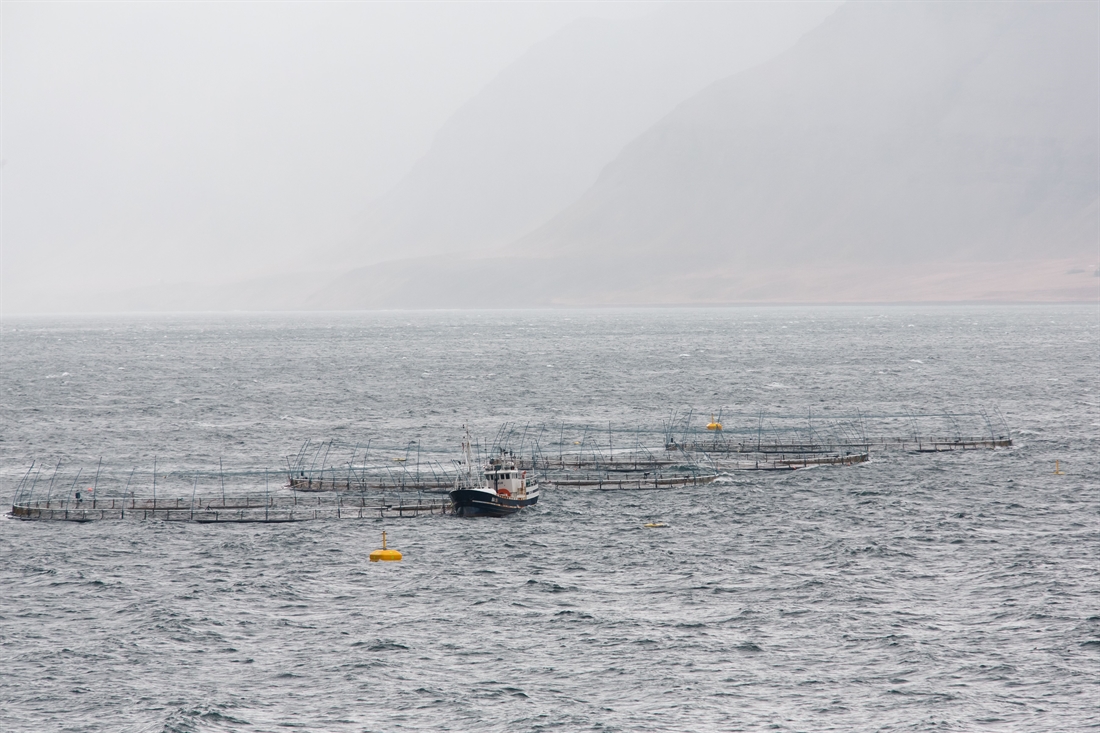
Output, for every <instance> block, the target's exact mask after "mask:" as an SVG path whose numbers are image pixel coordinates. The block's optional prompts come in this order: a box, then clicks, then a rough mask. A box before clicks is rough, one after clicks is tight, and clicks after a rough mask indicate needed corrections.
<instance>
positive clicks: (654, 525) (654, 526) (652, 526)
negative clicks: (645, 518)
mask: <svg viewBox="0 0 1100 733" xmlns="http://www.w3.org/2000/svg"><path fill="white" fill-rule="evenodd" d="M642 526H643V527H645V528H646V529H657V528H658V527H667V526H668V525H667V524H665V523H664V522H646V523H645V524H643V525H642Z"/></svg>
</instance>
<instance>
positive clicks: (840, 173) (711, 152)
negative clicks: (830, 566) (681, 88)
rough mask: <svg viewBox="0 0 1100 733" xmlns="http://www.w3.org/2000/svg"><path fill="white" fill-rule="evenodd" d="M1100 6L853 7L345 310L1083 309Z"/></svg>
mask: <svg viewBox="0 0 1100 733" xmlns="http://www.w3.org/2000/svg"><path fill="white" fill-rule="evenodd" d="M1098 10H1100V5H1097V4H1095V3H1000V4H997V3H856V4H851V5H846V6H844V7H842V8H841V9H840V10H838V11H837V12H836V13H835V14H834V15H833V16H831V17H830V18H829V19H828V20H826V21H825V22H824V23H823V24H821V25H820V26H819V27H818V28H816V29H814V30H813V31H811V32H809V33H807V34H806V35H805V36H804V37H803V38H802V39H801V40H800V41H799V42H798V43H797V44H796V45H795V46H794V47H792V48H791V49H790V50H789V51H787V52H785V53H784V54H781V55H780V56H778V57H777V58H775V59H773V60H771V61H769V62H767V63H764V64H762V65H760V66H758V67H755V68H752V69H749V70H746V71H744V72H742V73H739V74H736V75H733V76H731V77H729V78H727V79H725V80H722V81H721V82H718V83H715V84H713V85H712V86H710V87H709V88H707V89H705V90H703V91H702V92H700V93H699V94H698V95H696V96H695V97H693V98H691V99H689V100H688V101H686V102H684V103H683V104H681V105H680V106H678V107H677V108H676V109H675V110H674V111H673V112H671V113H670V114H668V115H667V116H666V117H664V118H663V119H662V120H661V121H660V122H658V123H657V124H655V125H654V126H653V127H652V128H650V129H649V130H647V131H646V132H645V133H644V134H642V135H640V136H639V137H638V138H637V139H635V140H634V141H633V142H632V143H631V144H630V145H628V146H627V147H626V148H625V149H624V150H623V152H622V154H621V155H619V156H618V157H617V158H616V159H615V160H614V161H613V162H612V163H611V164H609V165H608V166H607V167H606V168H605V169H604V170H603V172H602V173H601V175H600V176H599V179H598V180H597V182H596V183H595V185H593V186H592V187H591V188H590V189H589V190H588V191H587V192H586V193H585V194H584V195H583V196H582V197H581V198H580V199H579V200H578V201H577V202H576V203H574V204H572V205H570V206H568V207H566V208H565V209H564V210H563V211H562V212H561V213H560V214H558V215H557V216H556V217H554V218H553V219H552V220H550V221H549V222H548V223H547V224H545V225H544V226H542V227H539V228H538V229H536V230H535V231H533V232H531V233H530V234H529V235H527V236H525V237H523V238H522V239H520V240H519V241H517V242H516V243H515V244H514V245H512V246H510V247H508V248H507V249H506V250H505V254H503V255H501V256H497V257H493V258H484V259H481V260H476V259H471V258H468V257H466V258H455V257H437V258H421V259H417V260H411V261H407V262H401V263H398V262H394V263H389V264H387V265H386V266H385V267H384V268H378V267H375V268H364V269H361V270H358V271H356V272H351V273H349V274H348V275H346V276H344V277H343V278H341V279H340V280H339V281H337V282H336V283H333V285H332V287H331V288H329V289H328V290H326V291H325V292H324V293H319V294H317V295H316V296H315V297H314V299H313V300H312V301H311V302H312V303H313V304H315V305H317V306H321V305H323V304H326V303H327V304H330V305H333V306H336V307H426V306H431V307H448V306H449V307H461V306H479V307H503V306H513V307H514V306H523V305H555V304H556V305H583V304H673V303H682V304H705V303H728V302H867V301H876V302H883V301H894V302H898V301H1066V300H1078V301H1080V300H1096V299H1097V296H1098V293H1100V288H1098V286H1100V277H1097V276H1098V275H1100V269H1098V266H1097V263H1098V260H1100V253H1098V251H1097V243H1098V241H1100V225H1098V209H1100V206H1098V192H1100V185H1098V175H1097V171H1098V162H1100V156H1098V139H1097V137H1098V136H1097V129H1098V119H1097V109H1098V93H1097V90H1098V87H1100V84H1098V78H1097V68H1098V48H1100V42H1098V41H1100V39H1098V38H1097V31H1096V29H1097V20H1098V18H1097V15H1098Z"/></svg>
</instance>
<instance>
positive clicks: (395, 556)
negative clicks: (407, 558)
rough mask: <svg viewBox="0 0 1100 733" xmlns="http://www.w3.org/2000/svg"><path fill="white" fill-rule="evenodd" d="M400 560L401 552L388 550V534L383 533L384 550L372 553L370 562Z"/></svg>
mask: <svg viewBox="0 0 1100 733" xmlns="http://www.w3.org/2000/svg"><path fill="white" fill-rule="evenodd" d="M400 559H401V553H400V552H398V551H397V550H387V549H386V533H385V532H382V549H381V550H375V551H374V552H372V553H371V554H370V561H371V562H378V561H379V560H382V561H383V562H397V561H398V560H400Z"/></svg>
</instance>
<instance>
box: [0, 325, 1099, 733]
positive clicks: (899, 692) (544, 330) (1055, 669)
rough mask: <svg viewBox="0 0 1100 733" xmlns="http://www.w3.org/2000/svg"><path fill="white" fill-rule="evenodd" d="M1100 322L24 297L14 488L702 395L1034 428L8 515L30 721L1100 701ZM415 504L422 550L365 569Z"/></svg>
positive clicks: (5, 636)
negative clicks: (90, 303) (374, 494)
mask: <svg viewBox="0 0 1100 733" xmlns="http://www.w3.org/2000/svg"><path fill="white" fill-rule="evenodd" d="M1098 327H1100V318H1098V314H1097V310H1096V308H1095V307H1070V306H1065V307H1053V306H1036V307H920V308H917V307H851V308H735V309H714V310H623V311H610V310H609V311H543V312H540V311H515V312H434V313H424V312H407V313H359V314H297V315H290V314H284V315H275V314H273V315H248V314H225V315H179V316H170V315H161V316H111V317H107V316H104V317H79V318H78V317H22V318H18V317H16V318H13V317H8V318H6V319H5V321H4V323H3V326H2V333H0V337H2V343H0V346H2V354H0V359H2V362H0V363H2V366H3V368H2V380H3V381H2V384H0V403H2V404H0V409H2V420H3V422H2V433H0V441H2V442H0V446H2V449H3V450H2V466H0V469H2V471H0V473H2V479H3V485H2V489H0V499H2V500H3V502H4V504H5V505H7V504H10V501H11V499H12V496H13V494H14V492H15V490H16V485H17V482H18V481H19V479H20V477H21V476H22V475H23V474H24V473H25V472H26V470H27V468H28V467H29V466H30V465H31V461H32V460H34V461H38V464H37V465H40V466H41V465H46V466H47V467H48V468H50V469H52V468H54V466H55V464H56V462H57V461H58V460H62V461H63V468H62V469H61V472H62V474H63V476H68V477H69V478H67V479H65V481H64V482H63V483H65V485H64V486H58V490H59V491H68V490H70V488H71V487H70V486H68V481H70V480H71V479H72V473H67V474H66V473H64V471H65V470H66V469H67V468H69V467H74V470H75V467H76V466H78V465H79V466H82V467H83V468H82V469H81V470H83V471H85V472H93V471H99V472H101V477H100V479H99V481H101V486H103V487H105V488H103V489H100V491H106V492H108V493H109V492H110V491H113V490H116V489H117V488H118V486H117V485H119V484H120V482H121V481H122V480H123V479H124V478H125V476H126V474H127V472H128V471H129V470H130V469H131V467H134V466H142V467H143V470H145V469H147V468H148V467H149V466H150V465H151V464H152V462H153V461H154V459H155V460H157V461H158V465H160V466H162V468H161V469H160V470H161V471H168V472H169V473H171V472H172V471H175V472H176V474H177V476H180V475H185V474H186V472H187V470H188V469H196V470H197V469H198V468H207V469H209V468H210V467H211V466H213V467H215V468H216V466H217V464H218V461H219V460H220V461H221V462H222V465H223V467H224V469H225V470H228V471H229V472H230V481H231V482H232V481H234V480H236V479H234V478H233V474H232V471H234V470H236V469H237V468H238V467H250V468H251V469H257V468H258V467H271V468H272V470H273V471H275V470H277V469H278V468H279V466H280V465H285V458H284V456H286V455H288V454H290V455H293V454H295V453H296V452H297V451H298V450H299V448H300V447H301V444H302V442H303V441H305V440H306V439H310V440H314V441H320V440H329V439H336V440H339V441H341V442H342V443H344V444H346V445H352V444H359V443H363V444H367V443H368V441H375V443H374V444H377V445H384V446H387V447H386V448H385V449H383V450H390V451H391V452H392V451H393V450H394V446H400V445H403V444H404V445H412V444H413V443H414V442H415V443H416V444H417V445H421V444H423V445H425V446H435V447H437V448H438V447H439V446H450V447H451V448H452V449H453V450H454V453H455V454H456V455H457V450H458V443H459V441H460V440H461V434H462V425H463V424H467V425H470V426H471V430H472V431H473V433H474V434H475V435H477V436H480V437H481V439H486V438H491V436H492V433H493V431H494V430H496V429H497V427H498V426H499V425H501V424H502V423H506V422H510V423H515V424H516V425H518V426H527V425H533V426H542V427H541V428H539V429H540V430H543V431H545V430H547V429H548V428H547V427H546V426H551V425H558V424H563V423H564V424H569V425H580V424H589V425H592V426H601V425H602V426H606V425H608V424H609V423H611V424H613V425H614V426H616V428H626V427H630V426H633V427H636V428H637V429H638V430H639V431H642V430H643V429H645V430H651V431H653V432H652V434H653V435H659V433H660V429H661V426H662V425H663V424H665V423H667V421H668V420H669V419H670V416H671V415H672V414H673V413H675V414H676V415H679V416H683V415H685V414H686V413H687V411H688V410H689V409H690V410H694V413H693V414H695V415H697V416H698V417H697V420H698V419H701V420H703V421H704V422H705V421H706V420H708V419H709V417H710V415H711V414H712V413H715V412H718V411H720V410H722V411H724V413H723V414H724V415H727V416H728V415H742V416H743V415H751V414H756V413H762V412H767V413H768V414H780V413H784V414H803V413H805V414H807V415H808V416H809V415H811V414H813V415H817V416H818V419H820V420H825V421H827V420H828V416H829V415H839V414H852V413H856V412H858V413H859V414H861V415H868V416H872V415H875V414H908V413H921V412H936V411H940V412H949V411H956V412H960V413H962V412H967V411H969V412H970V413H972V414H973V413H974V412H976V411H979V410H984V411H987V412H988V413H989V414H991V415H992V414H996V413H998V412H999V413H1000V415H1003V417H1004V420H1005V422H1006V423H1007V424H1008V425H1009V427H1010V428H1011V429H1012V437H1013V440H1014V446H1013V447H1012V448H1010V449H1006V450H996V451H967V452H965V453H963V452H958V453H944V454H934V455H933V454H914V453H908V452H900V451H895V452H885V453H883V452H879V453H875V454H873V456H872V460H871V461H870V462H869V463H867V464H863V465H859V466H854V467H822V468H814V469H809V470H803V471H795V472H786V473H769V472H759V473H757V472H746V473H732V474H730V475H729V476H728V477H726V478H724V479H723V480H722V481H720V482H718V483H716V484H712V485H709V486H705V487H682V488H673V489H667V490H661V491H645V492H639V491H635V492H628V491H624V492H600V491H595V490H592V489H584V488H574V489H565V488H561V489H556V488H547V489H545V490H544V491H543V493H542V497H541V499H540V501H539V503H538V505H537V506H536V507H535V508H532V509H529V510H525V511H524V512H521V513H520V514H517V515H515V516H512V517H509V518H506V519H482V520H469V519H459V518H455V517H451V516H442V517H441V516H422V517H419V518H415V519H413V518H405V519H386V520H382V519H369V520H350V521H349V520H343V521H321V522H308V523H301V524H291V525H248V524H243V525H242V524H237V525H224V524H223V525H196V524H187V523H166V522H162V521H113V522H111V521H105V522H90V523H86V524H77V523H47V522H25V521H19V520H15V519H11V518H7V517H5V518H4V519H3V520H0V583H2V586H0V587H2V593H0V634H2V635H0V721H2V722H0V729H2V730H4V731H99V730H110V731H215V730H256V731H275V730H284V729H287V728H298V729H303V730H311V731H394V730H423V729H434V730H455V731H471V730H479V731H480V730H499V731H523V730H549V729H556V730H568V731H572V730H623V731H627V730H629V731H685V730H807V731H821V730H918V731H923V730H937V731H938V730H958V731H971V730H982V729H985V730H997V731H1002V730H1017V731H1035V730H1061V731H1069V730H1085V729H1090V728H1091V729H1095V726H1096V720H1097V716H1098V714H1100V706H1098V703H1097V700H1098V695H1100V688H1098V682H1100V582H1098V581H1100V569H1098V559H1097V558H1098V550H1100V537H1098V531H1097V530H1098V511H1097V510H1098V487H1100V470H1098V467H1097V455H1100V408H1098V403H1100V380H1098V376H1100V368H1098V364H1100V328H1098ZM723 419H724V420H725V422H726V423H727V425H729V423H730V420H729V418H728V417H725V418H723ZM737 419H741V418H737ZM730 427H733V426H730ZM559 437H560V436H559ZM544 442H549V439H548V438H544ZM659 445H660V439H659V438H658V439H657V446H658V447H659ZM1056 460H1057V461H1059V466H1060V468H1061V469H1062V470H1063V471H1064V475H1055V474H1054V467H1055V461H1056ZM100 461H102V464H100V463H99V462H100ZM42 475H43V476H47V475H48V471H47V472H46V473H43V474H42ZM88 475H89V473H84V474H82V476H84V479H82V483H83V481H87V477H88ZM257 475H258V474H257V472H256V471H255V470H252V472H251V473H250V474H249V476H251V478H250V479H249V480H253V481H255V480H256V476H257ZM40 480H42V479H40ZM241 480H244V479H241ZM73 485H74V486H75V485H77V484H76V483H75V482H74V484H73ZM41 486H42V484H39V490H40V489H41ZM143 488H147V487H143ZM162 490H163V489H162ZM270 490H273V491H276V492H285V491H286V490H285V489H281V488H279V485H278V482H277V481H276V482H275V486H274V488H271V489H270ZM647 522H663V523H665V524H667V525H668V526H667V527H665V528H661V529H648V528H646V527H644V524H645V523H647ZM382 529H385V530H386V531H387V534H388V537H389V541H390V545H391V546H393V547H396V548H397V549H399V550H400V551H401V552H402V553H403V554H404V560H403V561H402V562H401V563H390V564H385V563H377V564H372V563H369V562H367V555H368V554H369V552H370V551H371V550H372V549H376V548H377V547H379V546H380V545H379V536H380V531H381V530H382Z"/></svg>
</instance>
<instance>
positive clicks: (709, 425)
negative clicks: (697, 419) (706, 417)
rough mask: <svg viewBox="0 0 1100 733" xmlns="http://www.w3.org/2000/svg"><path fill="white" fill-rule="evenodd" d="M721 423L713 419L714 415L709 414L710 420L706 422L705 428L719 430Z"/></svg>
mask: <svg viewBox="0 0 1100 733" xmlns="http://www.w3.org/2000/svg"><path fill="white" fill-rule="evenodd" d="M721 429H722V423H720V422H718V421H717V420H715V419H714V415H711V416H710V422H709V423H707V430H721Z"/></svg>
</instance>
